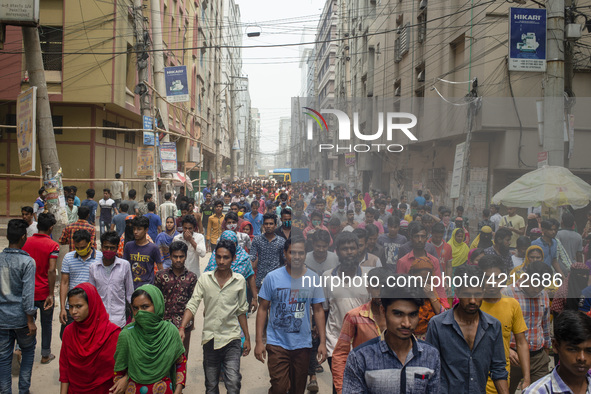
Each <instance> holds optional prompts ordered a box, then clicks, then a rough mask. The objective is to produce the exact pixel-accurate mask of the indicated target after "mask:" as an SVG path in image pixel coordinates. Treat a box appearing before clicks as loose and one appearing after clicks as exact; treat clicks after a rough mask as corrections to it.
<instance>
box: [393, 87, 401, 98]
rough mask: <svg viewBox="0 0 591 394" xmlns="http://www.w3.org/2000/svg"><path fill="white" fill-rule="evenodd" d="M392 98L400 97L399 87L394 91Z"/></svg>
mask: <svg viewBox="0 0 591 394" xmlns="http://www.w3.org/2000/svg"><path fill="white" fill-rule="evenodd" d="M394 96H395V97H400V86H398V87H397V88H396V90H394Z"/></svg>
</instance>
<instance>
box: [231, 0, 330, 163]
mask: <svg viewBox="0 0 591 394" xmlns="http://www.w3.org/2000/svg"><path fill="white" fill-rule="evenodd" d="M236 3H237V4H238V5H239V6H240V13H241V20H242V25H243V27H245V28H246V29H247V30H248V31H249V32H250V31H254V30H261V35H260V37H257V38H248V37H246V34H244V35H243V40H242V45H244V46H250V45H269V44H285V43H299V42H302V34H304V33H305V34H306V36H305V38H304V39H305V41H306V42H310V41H313V40H314V37H315V33H316V27H317V24H318V19H319V18H320V13H321V12H322V7H323V6H324V0H298V1H287V0H236ZM251 24H252V25H258V26H260V29H259V28H257V27H246V26H250V25H251ZM300 51H301V47H300V46H294V47H285V48H245V49H243V50H242V59H243V60H242V62H243V66H242V68H243V72H244V73H245V74H246V75H248V77H249V85H250V86H249V90H250V97H251V101H252V103H251V105H252V107H256V108H258V109H259V111H260V113H261V151H262V152H267V153H270V152H275V151H277V148H278V146H277V145H278V132H279V118H280V117H281V116H290V112H291V110H290V107H291V104H290V99H291V97H293V96H297V95H299V92H300V82H301V73H300V69H299V55H300Z"/></svg>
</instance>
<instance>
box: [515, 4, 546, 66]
mask: <svg viewBox="0 0 591 394" xmlns="http://www.w3.org/2000/svg"><path fill="white" fill-rule="evenodd" d="M509 70H511V71H538V72H540V71H541V72H543V71H546V9H543V8H542V9H539V8H511V11H510V12H509Z"/></svg>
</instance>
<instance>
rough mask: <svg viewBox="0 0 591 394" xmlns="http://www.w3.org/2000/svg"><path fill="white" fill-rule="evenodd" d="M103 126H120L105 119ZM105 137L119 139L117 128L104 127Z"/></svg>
mask: <svg viewBox="0 0 591 394" xmlns="http://www.w3.org/2000/svg"><path fill="white" fill-rule="evenodd" d="M103 127H115V128H119V125H118V124H117V123H113V122H109V121H108V120H103ZM103 138H106V139H109V140H115V141H117V130H111V129H103Z"/></svg>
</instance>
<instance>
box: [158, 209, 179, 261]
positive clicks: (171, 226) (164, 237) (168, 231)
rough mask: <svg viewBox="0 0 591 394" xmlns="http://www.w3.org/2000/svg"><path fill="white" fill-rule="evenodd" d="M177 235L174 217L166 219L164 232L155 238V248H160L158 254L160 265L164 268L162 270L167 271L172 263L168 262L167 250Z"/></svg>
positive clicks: (168, 254)
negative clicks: (160, 260) (159, 254)
mask: <svg viewBox="0 0 591 394" xmlns="http://www.w3.org/2000/svg"><path fill="white" fill-rule="evenodd" d="M178 234H179V232H178V231H176V224H175V222H174V217H172V216H169V217H167V218H166V222H165V225H164V231H163V232H161V233H160V234H158V237H156V246H158V247H159V248H160V253H161V254H162V265H163V266H164V269H168V268H170V266H171V265H172V261H171V260H170V251H169V249H168V248H169V247H170V244H171V243H172V240H173V238H174V237H176V236H177V235H178Z"/></svg>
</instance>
